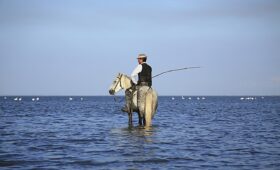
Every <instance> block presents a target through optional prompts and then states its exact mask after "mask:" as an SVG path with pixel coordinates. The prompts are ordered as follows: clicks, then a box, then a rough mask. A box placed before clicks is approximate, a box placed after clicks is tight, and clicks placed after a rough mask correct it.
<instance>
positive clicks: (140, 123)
mask: <svg viewBox="0 0 280 170" xmlns="http://www.w3.org/2000/svg"><path fill="white" fill-rule="evenodd" d="M137 113H138V123H139V125H140V126H142V117H141V115H140V112H139V111H138V112H137Z"/></svg>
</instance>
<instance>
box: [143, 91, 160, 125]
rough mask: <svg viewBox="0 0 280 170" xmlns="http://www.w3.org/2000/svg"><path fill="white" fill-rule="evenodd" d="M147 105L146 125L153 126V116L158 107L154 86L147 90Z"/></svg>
mask: <svg viewBox="0 0 280 170" xmlns="http://www.w3.org/2000/svg"><path fill="white" fill-rule="evenodd" d="M145 106H146V107H145V119H146V126H151V124H152V118H153V117H154V114H155V111H156V109H157V95H156V93H155V92H154V90H153V89H152V88H150V89H149V90H148V91H147V94H146V102H145Z"/></svg>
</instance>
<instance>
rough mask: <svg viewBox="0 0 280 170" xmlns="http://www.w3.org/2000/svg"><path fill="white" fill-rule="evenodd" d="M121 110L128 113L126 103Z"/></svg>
mask: <svg viewBox="0 0 280 170" xmlns="http://www.w3.org/2000/svg"><path fill="white" fill-rule="evenodd" d="M121 110H122V112H127V113H128V108H127V106H126V105H125V106H124V107H123V108H122V109H121Z"/></svg>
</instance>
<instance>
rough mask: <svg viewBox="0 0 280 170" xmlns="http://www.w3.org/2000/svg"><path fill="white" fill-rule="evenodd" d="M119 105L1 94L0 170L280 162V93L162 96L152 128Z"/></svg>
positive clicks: (228, 166) (84, 99)
mask: <svg viewBox="0 0 280 170" xmlns="http://www.w3.org/2000/svg"><path fill="white" fill-rule="evenodd" d="M15 98H21V100H20V101H19V100H14V99H15ZM37 98H38V99H39V100H37ZM123 104H124V98H123V97H118V98H117V100H116V101H115V100H114V98H113V97H86V96H81V97H78V96H74V97H73V96H63V97H37V96H30V97H25V96H20V97H17V96H13V97H12V96H6V97H5V96H2V97H1V98H0V169H279V168H280V161H279V160H280V97H268V96H265V97H261V96H255V97H246V96H233V97H207V96H206V97H205V96H203V97H202V96H185V97H184V98H183V97H181V96H177V97H176V96H171V97H170V96H167V97H162V96H161V97H159V108H158V112H157V113H156V115H155V117H154V120H153V126H152V127H150V128H143V127H139V126H138V123H137V122H138V117H137V114H133V126H129V125H128V117H127V114H125V113H122V112H121V111H120V109H121V107H122V106H123Z"/></svg>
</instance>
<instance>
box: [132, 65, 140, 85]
mask: <svg viewBox="0 0 280 170" xmlns="http://www.w3.org/2000/svg"><path fill="white" fill-rule="evenodd" d="M141 71H142V65H141V64H139V65H138V66H137V67H136V68H135V69H134V70H133V72H132V73H131V80H132V81H133V83H134V84H137V80H136V77H137V76H138V74H139V73H140V72H141Z"/></svg>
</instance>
